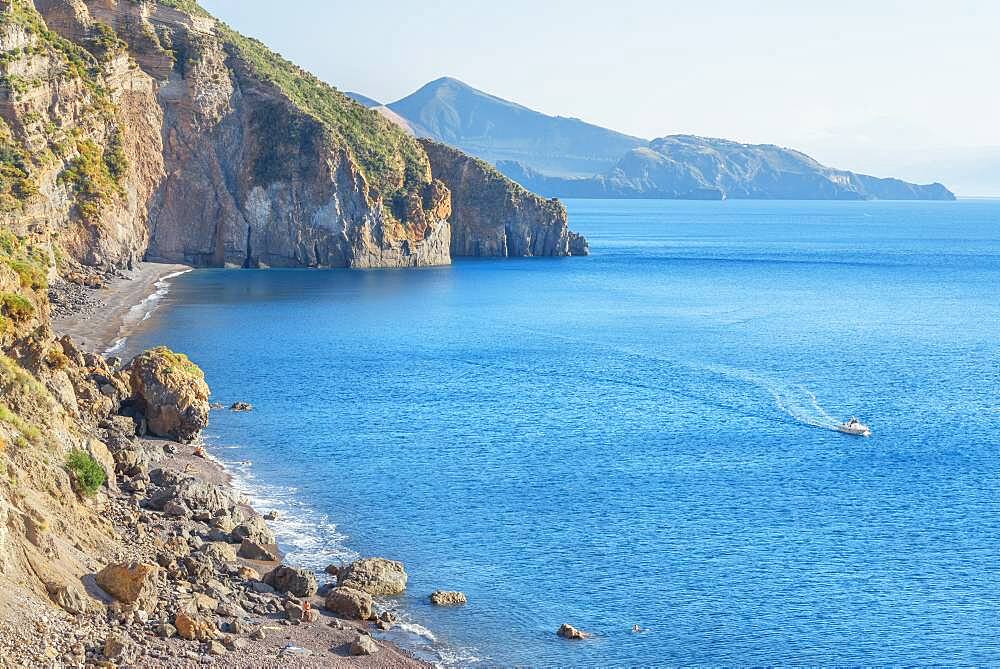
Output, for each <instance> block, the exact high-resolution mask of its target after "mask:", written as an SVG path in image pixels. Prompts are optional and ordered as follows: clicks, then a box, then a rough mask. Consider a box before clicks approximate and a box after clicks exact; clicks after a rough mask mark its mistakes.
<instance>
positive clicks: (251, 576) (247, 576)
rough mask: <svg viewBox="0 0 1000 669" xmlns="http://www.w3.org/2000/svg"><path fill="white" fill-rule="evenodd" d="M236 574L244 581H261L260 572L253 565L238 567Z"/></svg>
mask: <svg viewBox="0 0 1000 669" xmlns="http://www.w3.org/2000/svg"><path fill="white" fill-rule="evenodd" d="M236 575H237V576H239V577H240V578H241V579H243V580H244V581H259V580H260V572H258V571H257V570H256V569H254V568H253V567H247V566H246V565H240V566H239V567H237V568H236Z"/></svg>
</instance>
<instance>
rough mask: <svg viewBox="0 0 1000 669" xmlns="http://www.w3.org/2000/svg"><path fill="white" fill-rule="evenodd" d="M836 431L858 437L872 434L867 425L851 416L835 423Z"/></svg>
mask: <svg viewBox="0 0 1000 669" xmlns="http://www.w3.org/2000/svg"><path fill="white" fill-rule="evenodd" d="M837 432H843V433H844V434H853V435H855V436H858V437H870V436H872V431H871V429H869V427H868V426H867V425H865V424H864V423H862V422H861V421H860V420H858V419H857V418H854V417H853V416H852V417H851V420H849V421H847V422H846V423H840V424H839V425H837Z"/></svg>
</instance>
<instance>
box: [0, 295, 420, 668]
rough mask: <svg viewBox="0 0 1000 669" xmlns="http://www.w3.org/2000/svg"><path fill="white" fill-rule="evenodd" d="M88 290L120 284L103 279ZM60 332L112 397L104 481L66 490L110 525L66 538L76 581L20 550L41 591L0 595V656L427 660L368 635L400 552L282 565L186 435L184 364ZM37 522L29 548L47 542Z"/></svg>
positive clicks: (261, 528) (222, 474)
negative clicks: (90, 538)
mask: <svg viewBox="0 0 1000 669" xmlns="http://www.w3.org/2000/svg"><path fill="white" fill-rule="evenodd" d="M57 290H59V289H58V288H57ZM85 290H93V291H96V290H97V288H96V287H92V288H86V289H85ZM129 292H131V291H129ZM89 297H90V296H88V295H85V296H84V299H81V300H78V301H77V302H74V301H73V300H67V301H66V302H67V303H68V304H70V305H72V304H74V303H78V304H83V305H86V304H90V303H91V301H92V300H90V299H87V298H89ZM102 299H110V300H111V301H116V302H120V301H121V300H122V299H125V298H123V297H122V296H121V295H120V294H116V293H115V291H114V290H112V291H111V292H110V293H106V294H105V295H103V296H102ZM129 299H133V300H134V299H135V298H134V296H133V297H132V298H129ZM140 301H141V298H140ZM64 316H69V317H71V318H83V319H86V318H93V316H91V315H89V314H88V313H87V312H86V311H84V310H80V311H77V312H76V313H72V312H68V313H67V314H64ZM118 327H121V325H119V326H118ZM116 332H117V329H116ZM125 334H127V332H126V333H125ZM58 343H59V345H60V346H61V349H62V353H63V355H64V356H65V358H66V360H67V364H68V365H77V366H79V367H80V368H81V369H85V370H87V372H88V374H87V378H88V379H90V381H91V382H92V383H93V384H94V391H93V392H94V393H95V395H94V398H95V402H96V401H99V402H100V403H102V406H103V405H104V404H106V405H107V406H108V408H110V409H111V411H108V412H107V413H105V414H103V415H104V417H103V418H100V419H98V420H97V421H96V431H95V433H94V435H93V439H92V440H91V442H90V443H91V446H90V447H89V448H90V458H91V460H92V461H93V462H95V463H96V465H97V466H99V467H100V469H101V470H102V471H103V472H104V474H103V475H102V476H101V477H100V480H102V481H103V483H98V486H97V489H96V490H90V491H86V492H84V491H82V490H77V492H78V495H79V499H80V501H81V502H82V503H83V504H84V505H85V506H87V507H90V511H91V512H92V517H93V518H94V519H95V520H94V521H93V522H94V524H95V528H94V529H95V531H100V532H102V533H104V534H107V535H110V536H113V537H115V540H114V542H113V543H112V545H111V546H105V547H104V548H103V550H100V551H92V550H88V547H87V546H86V545H85V544H84V543H83V542H81V541H79V540H78V541H77V542H76V545H75V549H76V550H79V551H80V553H82V554H83V558H82V559H83V561H84V564H85V565H86V569H87V570H88V571H89V572H90V573H89V574H85V575H84V576H83V577H82V578H80V579H79V580H77V579H73V578H71V579H69V580H68V581H67V580H66V579H65V578H62V577H60V576H59V575H56V574H47V573H45V570H46V568H45V567H44V566H43V565H41V564H38V565H37V566H36V565H32V567H33V568H34V569H35V571H36V575H37V576H38V578H39V580H41V581H42V582H44V583H45V584H46V589H47V592H48V596H49V599H50V600H51V602H52V604H53V606H52V607H47V606H35V605H31V604H30V603H27V602H19V603H18V604H19V607H18V608H19V609H20V610H18V611H16V612H15V610H14V609H13V607H11V609H9V611H8V613H9V614H11V616H12V619H16V620H17V622H18V624H17V625H13V624H10V625H7V624H4V625H2V626H0V658H3V661H2V662H0V665H2V666H5V667H6V666H12V667H105V668H111V667H146V666H162V667H196V666H225V667H246V668H251V667H253V668H258V667H286V666H287V667H376V666H377V667H422V666H427V665H426V664H425V663H423V662H421V661H419V660H417V659H415V658H413V657H412V656H411V655H409V654H408V653H407V652H405V651H404V650H402V649H400V648H398V647H396V646H394V645H392V644H389V643H386V642H383V641H378V640H376V639H374V638H373V637H372V636H371V632H372V631H373V630H374V629H375V628H378V629H382V630H386V629H389V628H391V627H392V626H393V624H394V623H395V620H394V617H393V616H392V614H391V613H390V612H387V611H380V610H379V606H378V604H377V602H376V600H375V599H373V597H378V596H385V595H394V594H399V593H400V592H402V590H403V588H405V585H406V574H405V571H404V570H403V566H402V565H401V564H400V563H397V562H392V561H389V560H383V559H381V558H369V559H365V560H359V561H357V562H355V563H352V564H351V565H331V566H330V567H329V568H328V569H327V570H326V573H324V574H315V573H313V572H312V571H309V570H303V569H298V568H296V567H295V566H293V565H286V564H282V562H281V553H280V551H279V550H278V547H277V546H276V544H275V537H274V534H273V532H272V531H271V530H270V528H269V527H268V526H267V522H266V521H265V519H264V517H262V516H261V515H260V514H259V513H258V512H257V511H256V510H254V509H253V508H252V507H251V506H250V505H249V504H248V503H247V501H246V500H245V499H244V498H242V497H241V496H240V494H239V492H238V491H237V490H236V489H235V488H234V487H233V485H232V483H231V477H230V475H229V474H228V473H227V472H226V471H225V469H224V468H223V466H222V465H221V464H220V463H219V462H217V461H215V460H213V459H211V458H209V457H208V456H207V454H206V451H205V448H204V446H202V445H201V443H200V441H199V438H198V434H199V433H200V430H201V429H202V428H203V427H204V426H205V425H206V424H207V422H208V417H209V413H210V410H211V405H209V402H208V397H209V390H208V386H207V385H206V384H205V382H204V380H203V377H202V375H201V372H200V370H198V369H197V367H195V366H194V365H193V364H192V363H190V361H188V360H187V359H186V358H185V357H184V356H182V355H179V354H174V353H172V352H170V351H168V350H166V349H154V350H153V351H148V352H145V353H143V354H141V355H139V356H137V357H136V358H135V359H134V360H133V361H131V362H129V363H128V364H125V365H123V364H122V362H121V361H119V360H117V359H115V358H111V359H108V360H105V359H103V358H101V357H100V356H98V355H95V354H90V353H84V352H82V351H81V350H80V349H79V348H77V346H76V344H75V343H74V342H73V340H72V339H71V338H69V337H68V336H63V337H62V338H61V339H60V340H59V342H58ZM95 343H98V344H100V343H101V342H95ZM101 398H103V399H101ZM215 408H216V410H219V409H218V407H217V406H216V407H215ZM240 409H241V407H238V406H236V405H234V407H232V408H230V409H223V410H240ZM77 485H80V486H81V487H82V486H83V485H85V482H84V481H82V480H79V477H78V479H77V480H75V483H74V487H76V486H77ZM97 525H99V526H100V527H96V526H97ZM43 532H44V530H37V531H36V535H37V536H36V539H37V541H38V543H39V546H40V548H41V550H42V551H43V552H48V553H50V554H52V555H57V554H58V552H59V551H58V548H57V547H56V546H55V545H47V544H46V541H50V540H48V539H46V538H44V537H42V535H43ZM28 538H29V539H31V536H29V537H28ZM0 599H2V598H0Z"/></svg>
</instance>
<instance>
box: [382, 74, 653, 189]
mask: <svg viewBox="0 0 1000 669" xmlns="http://www.w3.org/2000/svg"><path fill="white" fill-rule="evenodd" d="M388 107H389V108H390V109H391V110H392V111H394V112H396V113H397V114H399V115H400V116H402V117H403V118H404V119H406V121H407V122H409V124H410V125H411V126H412V127H413V128H414V130H415V131H416V132H417V134H418V135H419V136H421V137H426V138H429V139H433V140H435V141H438V142H442V143H444V144H448V145H450V146H454V147H456V148H458V149H461V150H462V151H465V152H466V153H469V154H471V155H473V156H476V157H477V158H481V159H483V160H485V161H487V162H489V163H497V162H499V161H506V160H512V161H518V162H522V163H524V164H525V165H528V166H530V167H532V168H533V169H536V170H540V171H543V172H546V173H548V174H555V175H560V176H575V175H592V174H596V173H599V172H603V171H605V170H607V169H609V168H611V167H612V166H613V165H614V164H615V162H616V161H617V160H618V159H619V158H620V157H621V156H622V155H623V154H624V153H625V152H626V151H628V150H629V149H632V148H634V147H637V146H642V145H644V144H645V141H644V140H641V139H639V138H637V137H629V136H628V135H623V134H621V133H618V132H614V131H613V130H607V129H605V128H601V127H599V126H595V125H591V124H589V123H584V122H583V121H581V120H579V119H575V118H564V117H561V116H547V115H546V114H541V113H539V112H536V111H533V110H531V109H528V108H527V107H522V106H521V105H518V104H515V103H513V102H508V101H507V100H503V99H501V98H498V97H495V96H493V95H489V94H488V93H484V92H482V91H479V90H476V89H475V88H472V87H471V86H468V85H467V84H464V83H462V82H461V81H458V80H457V79H451V78H448V77H445V78H442V79H437V80H436V81H432V82H430V83H429V84H427V85H425V86H424V87H422V88H421V89H420V90H418V91H416V92H415V93H413V94H412V95H409V96H407V97H405V98H403V99H402V100H399V101H397V102H393V103H391V104H389V105H388Z"/></svg>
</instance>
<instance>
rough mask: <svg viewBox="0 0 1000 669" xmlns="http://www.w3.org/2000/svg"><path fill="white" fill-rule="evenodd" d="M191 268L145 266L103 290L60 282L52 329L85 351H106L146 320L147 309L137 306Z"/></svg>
mask: <svg viewBox="0 0 1000 669" xmlns="http://www.w3.org/2000/svg"><path fill="white" fill-rule="evenodd" d="M190 269H191V268H190V267H188V266H187V265H176V264H166V263H143V264H142V265H141V266H139V267H138V268H137V269H135V270H132V271H131V272H120V273H119V274H117V275H116V276H114V277H113V278H111V279H109V280H107V281H106V282H105V285H104V287H102V288H88V287H85V286H79V285H76V284H72V283H69V282H66V281H61V280H60V281H59V282H58V283H54V284H53V286H52V288H51V290H50V295H51V298H52V301H53V305H54V308H53V314H52V329H53V330H54V331H55V333H56V335H57V336H63V335H69V336H70V337H72V338H73V340H74V341H75V342H76V343H77V345H79V346H80V348H82V349H84V350H91V351H96V352H105V351H107V350H108V349H110V348H111V347H112V346H114V344H115V342H116V341H117V340H119V339H120V338H122V337H126V336H128V334H129V333H130V332H131V329H132V328H134V327H135V326H136V325H137V324H138V323H139V322H141V321H142V318H143V316H144V315H145V310H137V309H136V307H137V306H139V305H141V304H142V303H143V302H144V301H145V300H147V299H149V298H150V297H151V296H153V295H154V294H155V293H156V291H157V290H158V289H159V287H158V286H157V283H159V282H160V281H162V280H164V279H165V278H167V277H171V276H176V275H178V273H181V272H186V271H188V270H190ZM140 311H141V312H142V313H139V312H140Z"/></svg>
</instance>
